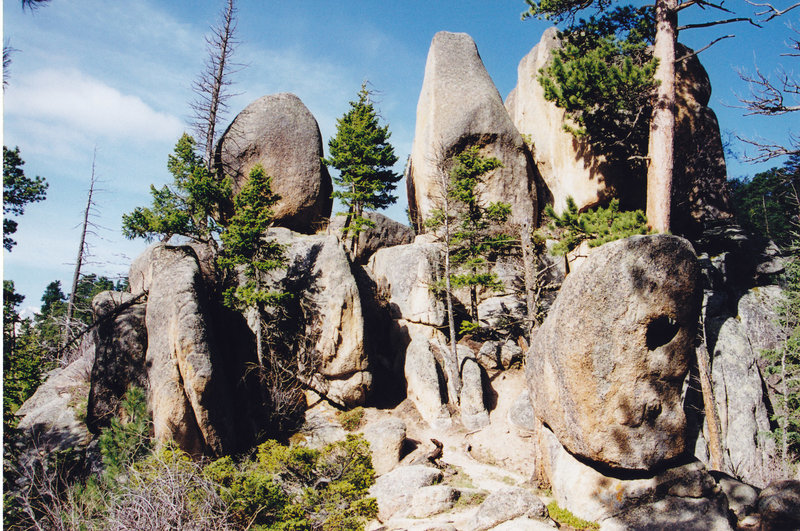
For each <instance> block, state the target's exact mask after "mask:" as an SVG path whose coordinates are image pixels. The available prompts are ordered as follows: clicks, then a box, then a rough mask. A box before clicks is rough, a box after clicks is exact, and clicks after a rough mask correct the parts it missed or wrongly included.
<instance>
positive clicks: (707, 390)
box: [697, 343, 725, 472]
mask: <svg viewBox="0 0 800 531" xmlns="http://www.w3.org/2000/svg"><path fill="white" fill-rule="evenodd" d="M697 372H698V374H699V377H700V389H701V390H702V392H703V408H704V410H705V414H706V422H707V423H708V453H709V454H710V455H711V468H712V470H719V471H720V472H724V471H725V469H724V467H725V461H724V460H723V457H722V443H721V442H720V434H721V432H722V428H721V427H720V423H719V417H718V416H717V406H716V402H715V401H714V388H713V387H712V386H711V369H710V363H709V354H708V349H706V346H705V343H703V344H701V345H700V346H699V347H698V348H697Z"/></svg>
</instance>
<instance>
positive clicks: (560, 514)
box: [547, 500, 600, 529]
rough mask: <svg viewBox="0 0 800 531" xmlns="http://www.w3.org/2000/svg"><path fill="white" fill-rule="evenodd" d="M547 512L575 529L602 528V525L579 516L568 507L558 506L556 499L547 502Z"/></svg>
mask: <svg viewBox="0 0 800 531" xmlns="http://www.w3.org/2000/svg"><path fill="white" fill-rule="evenodd" d="M547 512H548V513H550V518H552V519H553V520H555V521H556V522H558V523H559V524H562V525H568V526H570V527H574V528H575V529H600V525H599V524H596V523H594V522H589V521H587V520H584V519H582V518H578V517H577V516H575V515H574V514H572V513H571V512H569V511H568V510H567V509H564V508H562V507H559V506H558V503H556V501H555V500H553V501H551V502H550V503H548V504H547Z"/></svg>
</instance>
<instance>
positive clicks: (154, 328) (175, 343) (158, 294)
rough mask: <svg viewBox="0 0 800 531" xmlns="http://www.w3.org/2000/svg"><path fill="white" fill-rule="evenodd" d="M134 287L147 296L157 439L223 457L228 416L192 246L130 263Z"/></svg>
mask: <svg viewBox="0 0 800 531" xmlns="http://www.w3.org/2000/svg"><path fill="white" fill-rule="evenodd" d="M130 279H131V289H132V291H133V292H136V293H138V292H140V291H145V292H147V293H148V300H147V311H146V315H145V323H146V326H147V338H148V345H147V354H146V358H145V359H146V364H147V378H148V382H149V400H148V401H149V404H150V407H151V408H152V414H153V428H154V432H155V437H156V439H157V440H160V441H166V440H169V439H174V440H175V442H176V443H178V445H179V446H180V447H181V448H182V449H184V450H185V451H187V452H189V453H192V454H195V455H199V454H202V453H213V454H216V455H222V454H223V453H224V451H225V449H226V448H228V447H230V446H231V444H232V441H231V440H229V438H230V437H231V436H232V425H231V423H232V414H231V412H230V411H228V410H227V407H226V405H227V404H229V402H228V400H227V397H226V396H225V393H224V392H223V391H224V388H223V387H222V385H221V381H220V380H221V378H219V377H215V367H214V363H213V360H212V347H211V345H210V343H211V341H210V340H211V338H210V331H209V327H208V323H209V322H210V321H211V319H210V314H209V309H208V303H207V294H206V292H205V286H204V284H203V281H202V275H201V272H200V266H199V263H198V260H197V256H196V255H195V253H194V250H192V249H191V247H170V246H166V245H163V244H156V245H153V246H151V247H149V248H148V249H147V251H146V252H145V253H144V254H142V255H141V256H139V257H138V258H137V259H136V260H135V261H134V263H133V264H132V265H131V271H130Z"/></svg>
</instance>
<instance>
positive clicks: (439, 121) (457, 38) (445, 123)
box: [406, 32, 537, 228]
mask: <svg viewBox="0 0 800 531" xmlns="http://www.w3.org/2000/svg"><path fill="white" fill-rule="evenodd" d="M470 146H480V148H481V154H482V155H484V156H487V157H496V158H498V159H500V161H501V162H502V163H503V167H502V168H499V169H497V170H494V171H493V172H491V173H490V174H488V176H487V177H486V180H485V185H484V186H483V187H482V188H481V189H479V191H480V192H481V198H482V200H484V201H487V202H491V201H503V202H506V203H509V204H510V205H511V211H512V218H511V219H512V221H513V222H516V223H519V224H523V223H534V222H535V220H536V216H537V208H536V185H535V182H534V174H533V168H532V166H531V160H530V158H529V155H528V154H527V151H526V149H525V144H524V142H523V140H522V137H521V136H520V134H519V132H518V131H517V129H516V128H515V127H514V124H512V123H511V119H510V118H509V116H508V113H507V112H506V110H505V109H504V107H503V100H502V99H501V97H500V94H499V93H498V92H497V88H495V86H494V83H493V82H492V80H491V78H490V77H489V74H488V73H487V72H486V69H485V68H484V66H483V62H482V61H481V58H480V55H478V49H477V48H476V46H475V43H474V42H473V40H472V38H471V37H470V36H469V35H467V34H464V33H448V32H439V33H437V34H436V35H435V36H434V37H433V42H432V43H431V47H430V50H429V52H428V61H427V63H426V65H425V79H424V81H423V84H422V92H421V93H420V97H419V102H418V104H417V125H416V130H415V133H414V145H413V147H412V149H411V160H410V167H409V169H408V171H407V175H406V185H407V187H408V205H409V210H410V212H411V218H412V219H413V221H414V223H415V225H416V226H417V227H418V228H422V226H423V222H424V220H425V219H427V218H428V217H429V216H430V214H431V211H432V210H433V209H435V208H441V205H440V204H439V203H440V201H441V195H442V184H441V183H442V171H444V172H445V178H446V179H449V177H447V173H446V172H447V171H448V168H449V166H448V161H449V159H450V158H451V157H453V156H454V155H457V154H458V153H460V152H461V151H463V150H464V149H466V148H468V147H470Z"/></svg>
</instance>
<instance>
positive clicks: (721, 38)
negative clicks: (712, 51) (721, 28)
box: [675, 35, 736, 64]
mask: <svg viewBox="0 0 800 531" xmlns="http://www.w3.org/2000/svg"><path fill="white" fill-rule="evenodd" d="M735 36H736V35H723V36H722V37H719V38H718V39H714V40H713V41H711V42H710V43H708V44H707V45H706V46H703V47H702V48H700V49H699V50H696V51H694V52H692V53H687V54H686V55H684V56H683V57H681V58H680V59H675V64H678V63H680V62H681V61H685V60H686V59H689V58H690V57H694V56H695V55H697V54H699V53H702V52H704V51H706V50H708V49H709V48H711V47H712V46H714V45H715V44H717V43H718V42H719V41H721V40H723V39H730V38H732V37H735Z"/></svg>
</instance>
